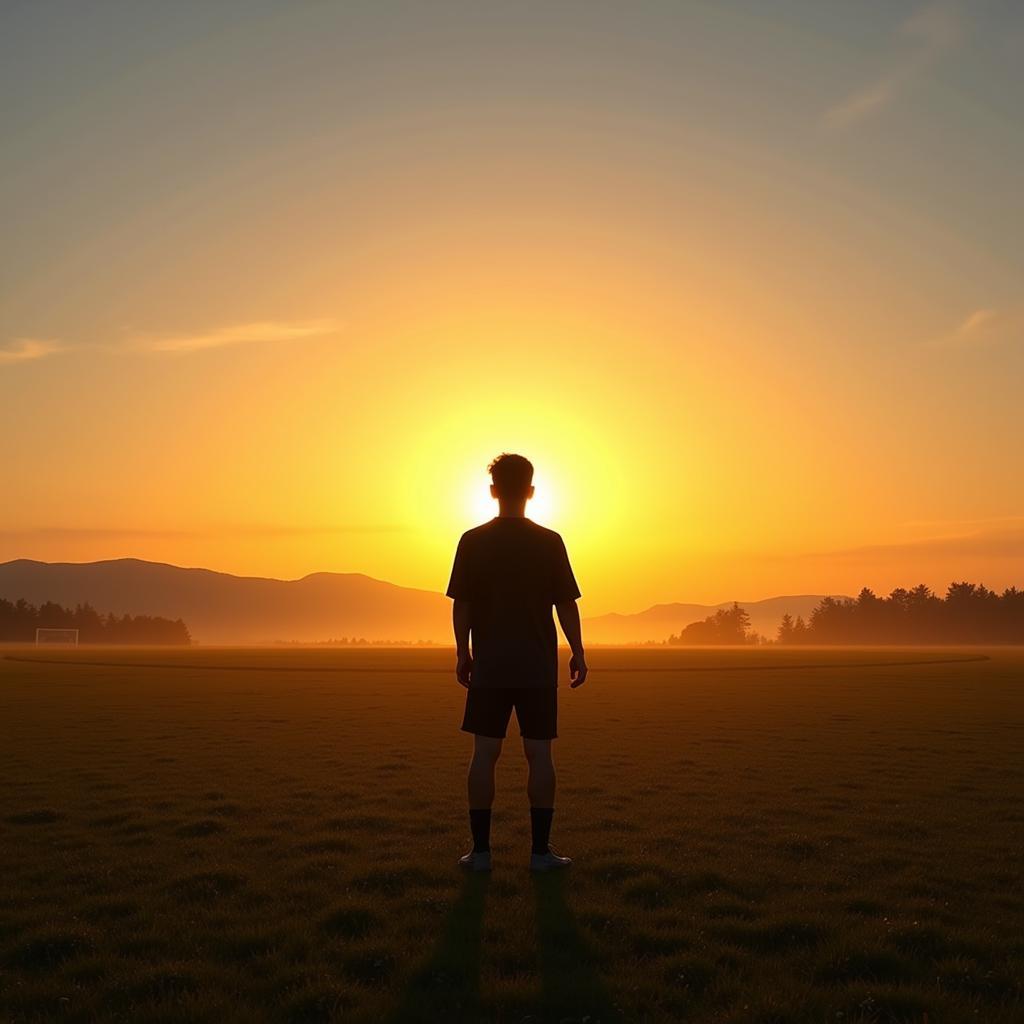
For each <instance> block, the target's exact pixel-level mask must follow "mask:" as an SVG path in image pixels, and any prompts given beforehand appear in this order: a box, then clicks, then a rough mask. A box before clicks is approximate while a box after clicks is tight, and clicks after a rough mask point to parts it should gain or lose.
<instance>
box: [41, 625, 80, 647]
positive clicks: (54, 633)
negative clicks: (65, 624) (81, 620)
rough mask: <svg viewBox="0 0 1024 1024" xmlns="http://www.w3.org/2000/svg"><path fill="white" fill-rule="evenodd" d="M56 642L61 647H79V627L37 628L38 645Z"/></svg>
mask: <svg viewBox="0 0 1024 1024" xmlns="http://www.w3.org/2000/svg"><path fill="white" fill-rule="evenodd" d="M44 644H47V645H49V644H55V645H57V646H60V647H77V646H78V630H77V629H37V630H36V646H37V647H41V646H43V645H44Z"/></svg>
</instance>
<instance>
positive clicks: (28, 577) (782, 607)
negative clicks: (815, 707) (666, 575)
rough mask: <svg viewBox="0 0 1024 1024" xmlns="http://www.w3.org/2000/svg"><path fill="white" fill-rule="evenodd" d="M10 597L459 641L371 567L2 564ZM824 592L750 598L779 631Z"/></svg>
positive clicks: (600, 631)
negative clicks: (280, 574) (297, 571)
mask: <svg viewBox="0 0 1024 1024" xmlns="http://www.w3.org/2000/svg"><path fill="white" fill-rule="evenodd" d="M0 598H6V599H7V600H9V601H15V600H17V599H18V598H24V599H25V600H27V601H29V602H30V603H32V604H35V605H39V604H42V603H43V602H44V601H55V602H56V603H57V604H61V605H64V606H66V607H67V606H74V605H76V604H85V603H89V604H91V605H92V606H93V607H94V608H96V609H97V611H100V612H104V613H106V612H114V613H115V614H117V615H123V614H126V613H127V614H131V615H162V616H166V617H168V618H172V619H177V618H181V619H184V620H185V622H186V624H187V625H188V627H189V629H190V631H191V633H192V637H193V640H195V641H196V642H197V643H215V644H250V643H270V642H274V641H278V640H290V641H298V642H315V641H324V640H332V639H333V640H337V639H341V638H343V637H358V638H361V639H366V640H370V641H374V640H383V641H388V640H406V641H419V642H427V641H429V642H433V643H450V642H451V608H450V604H449V602H448V600H447V599H446V598H445V597H444V596H443V595H441V594H439V593H435V592H433V591H429V590H416V589H413V588H411V587H400V586H397V585H395V584H393V583H387V582H385V581H383V580H377V579H374V578H372V577H370V576H365V575H363V574H361V573H332V572H317V573H312V574H310V575H309V576H303V577H302V578H301V579H298V580H277V579H268V578H264V577H257V576H233V575H231V574H229V573H223V572H214V571H212V570H210V569H188V568H182V567H181V566H176V565H166V564H164V563H161V562H146V561H142V560H140V559H137V558H118V559H111V560H108V561H101V562H37V561H33V560H31V559H26V558H19V559H15V560H14V561H11V562H3V563H0ZM820 600H821V598H820V597H819V596H816V595H800V596H795V597H773V598H768V599H767V600H764V601H750V602H746V603H745V602H740V603H741V604H743V606H744V607H745V608H746V609H747V611H748V612H749V613H750V618H751V624H752V625H753V627H754V629H756V630H757V631H758V632H760V633H764V634H765V635H768V636H773V635H774V633H775V630H776V628H777V627H778V624H779V620H780V619H781V618H782V616H783V615H784V614H785V613H786V612H788V613H789V614H791V615H794V616H796V615H803V616H804V617H805V618H806V617H807V616H808V615H809V614H810V611H811V609H812V608H813V607H814V606H815V605H816V604H817V603H818V602H819V601H820ZM731 604H732V602H731V601H729V602H725V603H723V604H720V605H703V604H661V605H654V606H653V607H652V608H648V609H647V610H646V611H643V612H639V613H637V614H634V615H619V614H615V613H613V614H609V615H600V616H597V617H595V618H590V619H586V620H584V625H585V629H584V635H585V637H586V639H587V640H588V641H590V642H592V643H640V642H644V641H648V640H664V639H665V638H666V637H668V636H669V635H670V634H672V633H678V632H679V631H680V629H682V628H683V626H685V625H687V624H688V623H690V622H696V621H697V620H698V619H703V618H705V617H706V616H708V615H711V614H712V613H713V612H714V611H715V610H716V609H718V608H727V607H729V606H730V605H731Z"/></svg>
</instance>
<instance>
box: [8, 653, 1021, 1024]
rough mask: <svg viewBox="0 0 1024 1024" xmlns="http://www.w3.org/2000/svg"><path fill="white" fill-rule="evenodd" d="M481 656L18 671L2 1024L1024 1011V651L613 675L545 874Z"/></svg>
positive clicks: (919, 1015) (959, 1016)
mask: <svg viewBox="0 0 1024 1024" xmlns="http://www.w3.org/2000/svg"><path fill="white" fill-rule="evenodd" d="M4 654H7V655H15V656H17V657H22V658H25V659H36V658H43V657H45V658H51V659H53V661H54V662H55V663H42V662H39V661H32V660H9V659H8V658H6V657H4V656H3V655H4ZM452 660H453V658H452V654H451V652H447V651H442V650H422V651H417V650H323V649H318V650H301V649H296V650H285V649H281V650H231V651H226V650H203V649H194V650H188V651H182V652H170V651H146V650H132V651H127V650H122V651H110V650H90V649H84V648H83V649H80V650H77V651H73V652H67V653H64V652H61V653H54V654H51V653H49V652H46V651H36V650H34V649H24V650H21V651H17V650H11V649H8V650H7V651H6V652H0V1020H3V1021H33V1020H60V1021H65V1020H68V1021H102V1020H122V1021H174V1022H178V1021H210V1022H230V1021H239V1022H242V1021H244V1022H258V1021H264V1020H267V1021H294V1022H315V1021H331V1020H341V1021H349V1020H352V1021H396V1022H397V1021H460V1020H465V1021H494V1022H520V1021H530V1022H547V1021H552V1022H563V1021H567V1020H568V1021H584V1020H587V1021H589V1022H591V1024H598V1022H604V1024H608V1022H612V1021H622V1022H626V1021H676V1020H685V1021H715V1022H726V1021H734V1022H763V1024H767V1022H788V1021H806V1022H825V1021H828V1022H843V1024H846V1022H851V1021H860V1022H868V1021H886V1022H889V1021H913V1022H916V1024H923V1022H924V1021H927V1022H928V1024H950V1022H954V1024H955V1022H961V1021H974V1022H978V1021H980V1022H997V1024H998V1022H1006V1024H1009V1022H1017V1021H1021V1020H1024V993H1022V989H1021V984H1022V977H1024V887H1022V884H1021V883H1022V875H1024V872H1022V862H1024V855H1022V850H1024V714H1022V712H1024V693H1022V688H1024V656H1022V654H1021V652H1019V651H1013V650H1005V649H1004V650H986V651H983V652H979V651H975V650H892V649H887V650H872V651H866V650H857V651H849V650H825V651H822V650H811V649H804V650H768V651H762V650H744V651H739V650H736V651H719V652H714V651H706V650H705V651H700V650H696V651H677V650H598V651H594V652H593V654H592V661H593V672H592V675H591V678H590V680H589V681H588V683H587V684H586V686H585V687H583V688H582V689H581V690H576V691H571V690H568V689H563V690H562V691H561V695H560V699H561V731H562V738H561V739H560V740H559V741H558V742H557V744H556V756H557V760H558V765H559V799H558V810H557V814H556V818H555V827H554V833H553V840H554V843H555V844H556V846H557V848H558V849H559V850H562V851H564V852H566V853H569V854H570V855H572V856H573V857H574V858H576V863H575V864H574V865H573V867H572V868H571V870H570V872H569V873H568V874H567V875H564V876H545V877H541V878H540V879H535V878H533V877H531V876H530V875H529V873H528V872H527V870H526V861H527V855H528V842H527V836H526V830H527V822H528V816H527V806H526V800H525V795H524V792H523V786H524V780H525V772H524V767H523V762H522V755H521V751H520V749H519V742H518V736H517V735H516V734H515V731H514V728H513V735H512V736H511V737H510V738H509V740H508V741H507V743H506V751H505V756H504V758H503V761H502V764H501V766H500V768H499V796H498V801H497V806H496V810H495V822H494V829H493V844H494V851H495V853H494V860H495V870H494V873H493V876H492V877H491V878H489V879H488V878H484V877H473V878H468V879H467V878H464V877H463V876H461V875H460V874H459V872H458V869H457V868H456V866H455V859H456V858H457V856H458V855H459V854H460V853H462V852H463V851H464V850H465V849H466V848H467V847H466V839H467V832H468V830H467V827H466V824H465V813H464V802H463V786H464V781H463V780H464V766H465V761H466V757H467V754H468V751H469V745H470V740H469V739H468V737H466V736H464V735H462V734H461V733H460V732H459V731H458V726H459V721H460V715H461V705H462V700H463V691H462V690H461V689H460V688H459V687H458V686H457V685H456V683H455V682H454V679H453V677H452V672H451V669H452ZM88 662H94V663H106V664H91V665H90V664H88Z"/></svg>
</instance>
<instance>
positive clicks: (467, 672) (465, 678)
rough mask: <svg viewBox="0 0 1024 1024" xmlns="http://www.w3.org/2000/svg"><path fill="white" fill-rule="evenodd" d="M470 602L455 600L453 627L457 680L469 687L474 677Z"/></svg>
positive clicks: (453, 605)
mask: <svg viewBox="0 0 1024 1024" xmlns="http://www.w3.org/2000/svg"><path fill="white" fill-rule="evenodd" d="M469 623H470V614H469V602H468V601H466V600H464V599H463V598H458V597H457V598H455V600H454V602H453V603H452V626H453V627H454V629H455V657H456V662H455V678H456V679H458V681H459V683H460V684H461V685H462V686H466V687H468V686H469V683H470V680H471V679H472V676H473V656H472V654H470V651H469Z"/></svg>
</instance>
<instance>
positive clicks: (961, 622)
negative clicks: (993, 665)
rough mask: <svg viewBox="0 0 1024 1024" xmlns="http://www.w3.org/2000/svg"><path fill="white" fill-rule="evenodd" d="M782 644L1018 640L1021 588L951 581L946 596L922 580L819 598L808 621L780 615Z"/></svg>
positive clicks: (1021, 634)
mask: <svg viewBox="0 0 1024 1024" xmlns="http://www.w3.org/2000/svg"><path fill="white" fill-rule="evenodd" d="M777 640H778V642H779V643H780V644H1020V643H1024V591H1022V590H1018V589H1017V588H1016V587H1010V588H1009V589H1008V590H1004V591H1003V592H1002V594H998V593H996V592H995V591H993V590H989V589H988V588H987V587H986V586H984V585H983V584H975V583H951V584H950V585H949V588H948V589H947V591H946V594H945V596H944V597H939V596H938V595H937V594H934V593H932V591H931V590H930V589H929V588H928V587H926V586H925V585H924V584H923V583H922V584H920V585H919V586H916V587H914V588H913V589H912V590H905V589H903V588H902V587H899V588H897V589H896V590H894V591H893V592H892V593H891V594H890V595H889V596H888V597H878V596H877V595H876V594H875V593H874V592H873V591H871V590H869V589H868V588H867V587H865V588H864V589H863V590H862V591H861V592H860V594H859V595H858V596H857V597H856V598H849V597H847V598H843V599H841V600H837V599H836V598H834V597H825V598H822V600H821V602H820V603H819V604H818V606H817V608H815V609H814V611H813V612H811V617H810V619H809V620H808V621H806V622H805V621H804V620H803V618H801V617H799V616H798V617H797V618H796V619H793V617H792V616H790V615H785V616H783V619H782V623H781V625H780V626H779V632H778V637H777Z"/></svg>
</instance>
